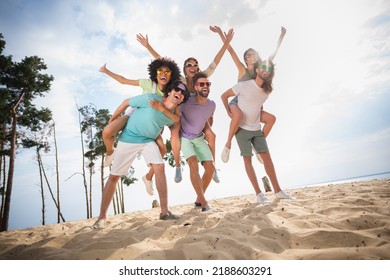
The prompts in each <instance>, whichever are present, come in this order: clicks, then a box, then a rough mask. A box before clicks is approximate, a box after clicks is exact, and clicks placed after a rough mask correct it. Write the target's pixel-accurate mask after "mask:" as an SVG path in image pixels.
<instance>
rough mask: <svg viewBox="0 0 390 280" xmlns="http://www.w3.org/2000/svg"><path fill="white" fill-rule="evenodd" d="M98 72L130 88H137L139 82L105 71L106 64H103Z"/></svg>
mask: <svg viewBox="0 0 390 280" xmlns="http://www.w3.org/2000/svg"><path fill="white" fill-rule="evenodd" d="M99 71H100V72H102V73H104V74H107V75H108V76H110V77H111V78H113V79H114V80H117V81H118V82H120V83H121V84H126V85H131V86H139V80H130V79H127V78H125V77H123V76H121V75H118V74H116V73H114V72H111V71H110V70H108V69H107V67H106V63H104V65H103V66H102V67H100V69H99Z"/></svg>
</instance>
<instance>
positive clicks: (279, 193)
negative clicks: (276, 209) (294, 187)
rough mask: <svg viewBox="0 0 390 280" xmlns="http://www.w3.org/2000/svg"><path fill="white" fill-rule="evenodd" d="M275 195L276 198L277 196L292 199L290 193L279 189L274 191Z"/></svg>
mask: <svg viewBox="0 0 390 280" xmlns="http://www.w3.org/2000/svg"><path fill="white" fill-rule="evenodd" d="M275 196H276V198H279V199H294V198H293V197H292V196H291V195H289V194H288V193H285V192H284V191H280V192H277V193H275Z"/></svg>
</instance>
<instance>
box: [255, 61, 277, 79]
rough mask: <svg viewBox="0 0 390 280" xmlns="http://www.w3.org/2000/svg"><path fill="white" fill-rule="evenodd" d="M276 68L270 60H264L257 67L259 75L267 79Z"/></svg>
mask: <svg viewBox="0 0 390 280" xmlns="http://www.w3.org/2000/svg"><path fill="white" fill-rule="evenodd" d="M273 71H274V68H273V65H272V64H271V62H270V61H269V60H264V61H262V62H261V63H260V64H259V66H258V67H257V68H256V73H257V77H259V78H260V79H262V80H263V81H266V80H267V79H268V78H269V77H270V75H271V74H272V73H273Z"/></svg>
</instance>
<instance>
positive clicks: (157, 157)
mask: <svg viewBox="0 0 390 280" xmlns="http://www.w3.org/2000/svg"><path fill="white" fill-rule="evenodd" d="M138 154H141V155H142V156H143V157H144V159H145V162H146V164H147V165H148V166H149V165H150V164H164V161H163V159H162V157H161V154H160V150H159V149H158V146H157V144H156V142H154V141H153V142H148V143H126V142H122V141H119V142H118V145H117V147H116V149H115V154H114V161H113V163H112V167H111V175H116V176H123V175H127V174H128V173H129V170H130V167H131V164H132V163H133V161H134V159H135V158H136V156H137V155H138Z"/></svg>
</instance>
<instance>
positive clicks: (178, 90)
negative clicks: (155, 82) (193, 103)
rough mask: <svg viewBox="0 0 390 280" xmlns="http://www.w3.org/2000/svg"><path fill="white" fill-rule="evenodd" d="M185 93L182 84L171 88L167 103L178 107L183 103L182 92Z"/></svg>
mask: <svg viewBox="0 0 390 280" xmlns="http://www.w3.org/2000/svg"><path fill="white" fill-rule="evenodd" d="M185 91H186V89H185V87H184V86H183V84H179V85H177V86H176V87H174V88H172V90H171V91H170V92H169V94H168V98H169V101H170V102H172V103H173V104H176V105H180V104H181V103H182V102H183V101H184V97H185V95H184V92H185Z"/></svg>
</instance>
